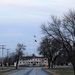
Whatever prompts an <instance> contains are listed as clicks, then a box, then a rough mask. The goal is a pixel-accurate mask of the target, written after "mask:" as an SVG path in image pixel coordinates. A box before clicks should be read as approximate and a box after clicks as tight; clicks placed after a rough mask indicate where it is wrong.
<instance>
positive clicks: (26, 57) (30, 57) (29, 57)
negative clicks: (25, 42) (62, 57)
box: [20, 56, 45, 60]
mask: <svg viewBox="0 0 75 75" xmlns="http://www.w3.org/2000/svg"><path fill="white" fill-rule="evenodd" d="M32 58H45V57H43V56H25V57H21V58H20V59H25V60H26V59H32Z"/></svg>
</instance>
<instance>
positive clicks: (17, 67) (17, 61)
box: [16, 61, 18, 69]
mask: <svg viewBox="0 0 75 75" xmlns="http://www.w3.org/2000/svg"><path fill="white" fill-rule="evenodd" d="M16 69H18V61H16Z"/></svg>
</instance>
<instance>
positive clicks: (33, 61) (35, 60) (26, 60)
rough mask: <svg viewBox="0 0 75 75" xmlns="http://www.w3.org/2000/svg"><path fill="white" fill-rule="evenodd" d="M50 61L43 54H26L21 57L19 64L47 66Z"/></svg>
mask: <svg viewBox="0 0 75 75" xmlns="http://www.w3.org/2000/svg"><path fill="white" fill-rule="evenodd" d="M47 63H48V60H47V58H45V57H43V56H35V55H33V56H26V57H21V58H20V59H19V64H18V65H19V66H23V65H25V66H45V65H46V64H47Z"/></svg>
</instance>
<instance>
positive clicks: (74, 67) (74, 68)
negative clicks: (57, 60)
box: [73, 64, 75, 75]
mask: <svg viewBox="0 0 75 75" xmlns="http://www.w3.org/2000/svg"><path fill="white" fill-rule="evenodd" d="M73 70H74V75H75V64H73Z"/></svg>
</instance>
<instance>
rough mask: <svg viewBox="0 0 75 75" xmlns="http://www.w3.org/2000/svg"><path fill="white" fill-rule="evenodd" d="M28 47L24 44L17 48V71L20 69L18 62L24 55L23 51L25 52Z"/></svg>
mask: <svg viewBox="0 0 75 75" xmlns="http://www.w3.org/2000/svg"><path fill="white" fill-rule="evenodd" d="M25 48H26V46H25V45H23V44H19V43H18V44H17V48H16V69H17V68H18V61H19V58H20V57H22V55H23V50H25Z"/></svg>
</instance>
